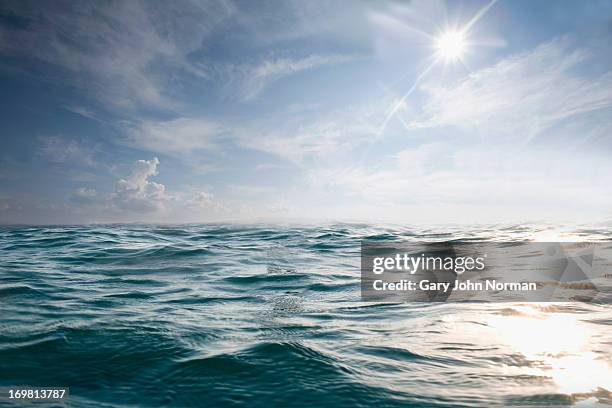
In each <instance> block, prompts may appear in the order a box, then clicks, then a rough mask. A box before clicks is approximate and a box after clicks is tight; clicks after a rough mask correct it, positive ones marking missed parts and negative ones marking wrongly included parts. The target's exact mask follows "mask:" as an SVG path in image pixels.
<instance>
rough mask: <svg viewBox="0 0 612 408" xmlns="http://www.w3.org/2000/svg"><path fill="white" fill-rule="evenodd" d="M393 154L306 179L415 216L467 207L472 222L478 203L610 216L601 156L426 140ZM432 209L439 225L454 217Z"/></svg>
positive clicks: (528, 211) (524, 213) (504, 211)
mask: <svg viewBox="0 0 612 408" xmlns="http://www.w3.org/2000/svg"><path fill="white" fill-rule="evenodd" d="M394 159H395V160H394V161H391V163H390V165H388V166H386V167H384V168H373V167H364V166H354V167H342V166H338V167H336V168H319V169H313V170H311V171H310V172H309V178H308V180H309V182H310V185H311V186H313V187H314V188H315V189H317V190H319V191H329V192H333V194H334V195H336V196H337V197H352V198H353V200H354V201H357V202H359V203H362V204H365V205H369V206H370V208H379V207H384V206H402V205H410V206H413V211H416V212H414V213H412V215H413V216H414V217H418V215H419V213H420V212H423V213H426V212H429V213H431V212H432V211H433V212H434V213H435V209H436V208H441V206H442V207H444V206H466V208H467V209H468V210H465V209H464V210H463V211H465V212H464V213H462V216H465V217H470V220H476V219H477V218H478V211H479V210H480V209H483V208H487V209H488V210H497V211H499V212H498V214H497V219H500V218H501V219H504V220H507V219H509V218H514V219H516V218H523V219H524V218H528V217H532V216H536V217H541V218H546V217H547V216H549V215H551V214H553V213H563V212H564V214H565V216H567V215H572V214H573V216H574V217H575V219H579V218H580V219H582V218H584V217H589V216H591V215H593V214H596V215H598V216H607V215H609V208H610V207H611V206H612V192H611V191H610V189H609V185H610V179H611V178H612V164H610V162H609V160H607V158H606V157H605V155H593V154H588V153H584V152H583V153H577V152H575V151H571V150H569V149H566V150H562V149H542V150H533V149H530V150H527V149H522V148H520V147H517V146H512V145H505V146H495V147H492V146H491V147H484V146H466V147H462V148H459V149H457V148H454V147H450V146H445V145H443V144H431V145H423V146H420V147H417V148H414V149H406V150H403V151H402V152H400V153H398V154H396V155H394ZM586 197H588V199H585V198H586ZM349 207H350V205H349V206H347V209H348V208H349ZM444 208H447V207H444ZM577 211H579V212H580V213H579V214H578V213H577ZM435 214H436V217H437V218H438V220H439V222H445V221H449V222H450V221H453V220H454V219H455V220H456V218H457V216H458V214H456V213H453V212H452V211H449V210H444V211H440V212H439V213H435ZM372 215H382V214H372ZM387 215H388V214H387ZM396 215H397V216H400V215H401V216H403V217H405V216H406V214H396Z"/></svg>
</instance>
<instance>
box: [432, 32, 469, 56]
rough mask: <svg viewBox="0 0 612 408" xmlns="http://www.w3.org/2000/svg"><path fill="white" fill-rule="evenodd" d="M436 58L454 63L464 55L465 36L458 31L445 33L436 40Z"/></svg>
mask: <svg viewBox="0 0 612 408" xmlns="http://www.w3.org/2000/svg"><path fill="white" fill-rule="evenodd" d="M435 45H436V49H437V53H438V56H439V57H440V58H441V59H442V60H444V61H454V60H456V59H458V58H461V57H462V56H463V54H464V53H465V49H466V43H465V35H464V34H463V33H462V32H460V31H446V32H444V33H442V34H441V35H440V36H439V37H438V39H437V40H436V44H435Z"/></svg>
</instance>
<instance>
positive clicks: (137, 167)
mask: <svg viewBox="0 0 612 408" xmlns="http://www.w3.org/2000/svg"><path fill="white" fill-rule="evenodd" d="M158 165H159V159H158V158H157V157H155V158H153V159H151V160H138V161H137V162H136V163H135V164H134V167H133V169H132V173H131V174H130V175H129V176H127V177H126V178H122V179H120V180H119V181H118V182H117V188H116V191H115V193H114V195H113V197H112V199H113V203H114V204H115V206H117V207H118V208H120V209H123V210H128V211H135V212H152V211H158V210H161V209H163V208H164V204H165V203H166V201H167V200H168V196H167V195H166V187H165V186H164V185H163V184H159V183H156V182H154V181H150V180H149V177H151V176H155V175H157V166H158Z"/></svg>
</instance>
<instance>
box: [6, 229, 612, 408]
mask: <svg viewBox="0 0 612 408" xmlns="http://www.w3.org/2000/svg"><path fill="white" fill-rule="evenodd" d="M366 237H367V238H370V239H378V240H387V239H388V240H395V239H405V240H415V241H418V240H445V239H471V238H495V239H500V240H513V239H516V240H524V239H542V240H548V241H554V240H557V239H563V238H568V237H569V238H573V239H584V240H597V239H608V240H609V239H611V238H612V234H611V233H610V232H608V231H607V230H603V229H601V230H598V229H583V230H579V229H574V230H569V231H568V230H565V231H562V230H552V229H548V228H545V227H541V228H534V227H524V226H511V227H504V228H501V227H487V228H474V229H465V228H463V229H451V228H445V229H436V230H424V229H410V228H394V229H391V228H374V227H371V226H366V225H332V226H326V227H279V226H274V227H272V226H229V225H227V226H226V225H190V226H184V225H183V226H132V225H96V226H75V227H70V226H65V227H44V228H43V227H40V228H33V227H2V228H0V386H9V385H10V386H14V385H29V386H51V385H53V386H68V387H70V398H69V401H68V403H67V405H68V406H74V407H81V406H88V407H100V406H102V407H105V406H109V407H110V406H113V407H115V406H125V407H128V406H129V407H138V406H142V407H147V406H206V407H212V406H249V407H270V406H283V407H284V406H304V407H313V406H316V407H327V406H333V407H339V406H348V405H351V406H363V407H366V406H367V407H371V406H374V407H396V406H397V407H400V406H402V407H406V406H408V407H411V406H423V407H425V406H474V407H476V406H478V407H490V406H508V405H522V406H546V405H549V406H550V405H557V406H567V405H575V406H606V405H607V404H611V403H612V396H611V394H610V391H611V390H612V360H611V357H610V355H611V352H612V335H611V333H612V330H611V323H612V308H611V307H610V306H609V305H606V304H584V303H568V304H474V303H472V304H395V305H389V304H387V305H385V304H368V303H363V302H361V300H360V292H359V290H360V286H359V248H360V247H359V244H360V240H361V239H362V238H366ZM0 404H8V403H7V402H6V401H3V402H0Z"/></svg>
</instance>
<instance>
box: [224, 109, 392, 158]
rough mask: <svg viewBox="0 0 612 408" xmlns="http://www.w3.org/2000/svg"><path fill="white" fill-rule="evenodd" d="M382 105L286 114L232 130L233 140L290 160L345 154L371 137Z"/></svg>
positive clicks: (380, 116)
mask: <svg viewBox="0 0 612 408" xmlns="http://www.w3.org/2000/svg"><path fill="white" fill-rule="evenodd" d="M382 108H383V106H382V104H381V105H380V106H378V105H369V104H364V105H359V106H348V107H346V108H343V109H338V110H334V111H332V112H325V113H322V112H317V113H316V116H314V117H313V116H311V115H308V116H304V115H289V116H282V117H277V118H275V120H274V121H273V122H271V123H268V122H265V123H262V122H260V123H254V124H252V125H251V126H250V127H248V128H245V129H238V130H236V131H235V134H236V139H237V143H238V144H239V145H241V146H243V147H247V148H249V149H254V150H260V151H263V152H267V153H272V154H275V155H277V156H279V157H281V158H283V159H285V160H288V161H290V162H293V163H297V164H300V163H303V162H304V161H305V160H307V159H313V158H325V157H330V156H334V155H342V154H345V153H347V152H349V151H351V150H352V149H354V148H355V147H356V146H359V145H362V144H364V143H368V142H370V141H371V140H373V139H374V138H375V136H376V132H377V130H378V128H377V126H378V123H379V122H380V120H382V117H383V116H382V115H383V110H382Z"/></svg>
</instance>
